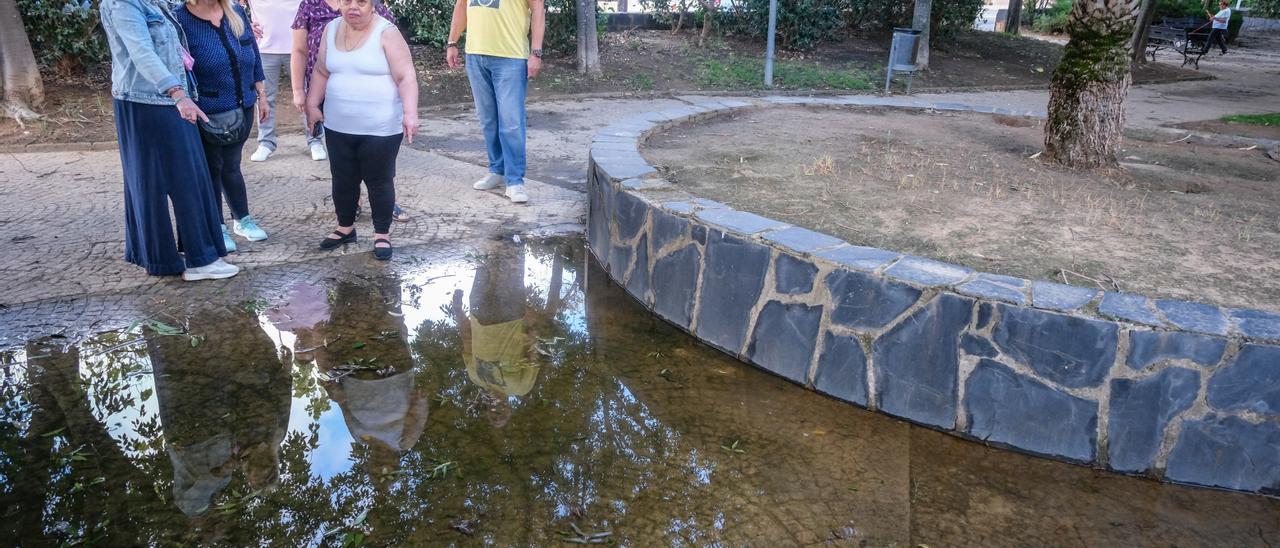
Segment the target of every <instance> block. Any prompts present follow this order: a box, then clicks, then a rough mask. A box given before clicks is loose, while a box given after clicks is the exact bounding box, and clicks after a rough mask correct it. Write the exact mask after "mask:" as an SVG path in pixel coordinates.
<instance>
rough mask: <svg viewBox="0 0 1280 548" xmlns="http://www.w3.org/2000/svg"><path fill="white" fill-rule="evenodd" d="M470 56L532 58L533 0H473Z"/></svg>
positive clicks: (469, 6)
mask: <svg viewBox="0 0 1280 548" xmlns="http://www.w3.org/2000/svg"><path fill="white" fill-rule="evenodd" d="M467 53H470V54H474V55H492V56H494V57H509V58H512V59H528V58H529V0H469V1H468V3H467Z"/></svg>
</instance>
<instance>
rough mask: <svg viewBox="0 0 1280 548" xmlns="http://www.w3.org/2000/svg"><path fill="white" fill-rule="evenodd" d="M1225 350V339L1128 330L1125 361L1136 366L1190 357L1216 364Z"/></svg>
mask: <svg viewBox="0 0 1280 548" xmlns="http://www.w3.org/2000/svg"><path fill="white" fill-rule="evenodd" d="M1226 351H1227V340H1226V339H1219V338H1216V337H1206V336H1204V335H1193V334H1191V333H1181V332H1176V331H1174V332H1155V331H1132V332H1130V333H1129V359H1128V360H1127V363H1128V364H1129V367H1131V368H1133V369H1139V370H1140V369H1144V368H1146V367H1147V366H1150V365H1152V364H1156V363H1160V362H1162V361H1166V360H1191V361H1193V362H1195V363H1198V364H1200V365H1204V366H1210V365H1214V364H1217V363H1218V360H1221V359H1222V354H1223V353H1224V352H1226Z"/></svg>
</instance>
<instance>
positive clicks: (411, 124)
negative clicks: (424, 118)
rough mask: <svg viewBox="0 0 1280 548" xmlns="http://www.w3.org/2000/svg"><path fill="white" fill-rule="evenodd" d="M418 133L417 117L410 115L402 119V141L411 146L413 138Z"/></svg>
mask: <svg viewBox="0 0 1280 548" xmlns="http://www.w3.org/2000/svg"><path fill="white" fill-rule="evenodd" d="M417 133H418V115H417V114H410V115H405V117H404V139H405V141H408V143H409V144H411V145H412V144H413V136H414V135H417Z"/></svg>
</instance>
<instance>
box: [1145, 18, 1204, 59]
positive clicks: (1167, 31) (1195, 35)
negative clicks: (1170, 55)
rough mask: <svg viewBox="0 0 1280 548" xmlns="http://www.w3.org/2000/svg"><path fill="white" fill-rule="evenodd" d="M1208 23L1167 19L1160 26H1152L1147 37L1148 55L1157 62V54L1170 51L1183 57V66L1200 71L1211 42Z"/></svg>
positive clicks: (1183, 19)
mask: <svg viewBox="0 0 1280 548" xmlns="http://www.w3.org/2000/svg"><path fill="white" fill-rule="evenodd" d="M1205 23H1206V21H1205V20H1203V19H1197V18H1195V17H1165V18H1164V20H1163V21H1161V24H1160V25H1152V26H1151V32H1150V34H1148V37H1147V51H1146V53H1147V55H1150V56H1151V60H1152V61H1153V62H1154V61H1155V60H1156V52H1158V51H1160V50H1162V49H1170V50H1173V51H1176V52H1178V53H1179V54H1181V55H1182V66H1184V67H1185V66H1187V65H1188V64H1190V65H1191V66H1193V67H1195V69H1196V70H1200V58H1201V57H1204V53H1202V52H1203V51H1204V45H1205V43H1206V42H1207V41H1208V40H1209V31H1208V29H1207V27H1206V25H1205Z"/></svg>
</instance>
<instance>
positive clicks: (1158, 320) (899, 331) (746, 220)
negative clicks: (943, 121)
mask: <svg viewBox="0 0 1280 548" xmlns="http://www.w3.org/2000/svg"><path fill="white" fill-rule="evenodd" d="M769 103H774V104H804V105H855V106H894V107H903V108H932V109H937V110H970V111H977V112H991V113H1002V114H1011V115H1031V116H1035V115H1040V114H1041V113H1025V112H1009V111H1002V110H1001V109H996V108H990V107H976V106H969V105H963V104H955V103H942V104H928V103H921V102H917V101H914V100H910V99H907V100H900V99H883V98H876V97H844V98H828V99H801V98H790V97H774V98H766V99H765V100H764V103H763V105H761V104H756V103H747V102H742V101H735V100H707V101H705V102H703V103H698V104H695V105H692V106H688V107H678V108H672V109H668V110H664V111H661V112H654V113H648V114H643V115H640V116H637V117H634V118H630V119H627V120H623V121H620V122H618V123H616V124H614V125H612V126H610V127H608V128H605V129H604V130H602V131H601V132H600V133H599V134H598V135H597V136H596V137H595V140H594V142H593V143H592V146H591V173H590V177H589V186H590V190H589V192H590V206H589V207H590V213H589V219H588V229H587V232H588V241H589V243H590V246H591V250H592V253H594V254H595V256H596V258H597V259H598V260H599V261H600V262H601V263H602V264H603V265H604V266H605V268H606V269H607V271H608V272H609V274H610V276H612V277H613V278H614V279H615V280H616V281H617V282H618V283H619V284H621V285H622V286H623V287H625V288H626V290H627V291H628V292H629V293H630V294H631V295H633V296H634V297H635V298H636V299H638V300H640V301H641V302H642V303H644V305H645V306H647V307H649V308H650V309H652V310H653V311H654V312H655V313H657V314H658V315H660V316H661V317H663V318H665V319H666V320H668V321H670V322H671V323H674V324H675V325H677V326H679V327H681V328H683V329H685V330H687V331H689V332H690V333H691V334H693V335H694V336H696V337H698V338H699V339H701V340H702V341H704V342H706V343H707V344H710V345H712V346H715V347H716V348H719V349H720V350H723V351H724V352H727V353H729V354H732V355H734V356H736V357H738V358H739V359H742V360H744V361H747V362H750V363H752V364H754V365H756V366H759V367H761V368H763V369H766V370H768V371H771V372H773V373H775V374H777V375H780V376H782V377H785V378H787V379H790V380H791V381H793V382H796V383H798V384H802V385H805V386H806V387H809V388H811V389H813V390H816V391H818V392H822V393H824V394H827V395H829V396H831V397H835V398H839V399H841V400H844V401H847V402H849V403H852V404H854V405H858V406H861V407H866V408H869V409H875V410H879V411H882V412H884V413H888V414H890V415H893V416H896V417H900V418H903V419H906V420H909V421H912V422H915V423H918V424H921V425H926V426H929V427H933V428H937V429H941V430H946V431H950V432H952V433H955V434H957V435H960V436H964V437H968V438H972V439H975V440H978V441H982V442H986V443H991V444H996V445H1001V446H1005V447H1010V448H1013V449H1017V450H1021V451H1025V452H1030V453H1034V454H1038V455H1042V456H1046V457H1050V458H1055V459H1060V460H1064V461H1069V462H1074V463H1079V464H1088V465H1093V466H1096V467H1100V468H1107V469H1110V470H1114V471H1116V472H1121V473H1126V474H1135V475H1145V476H1150V477H1154V478H1158V479H1162V480H1165V481H1172V482H1179V483H1187V484H1195V485H1203V486H1212V487H1221V488H1227V489H1234V490H1240V491H1248V492H1255V493H1264V494H1272V495H1275V494H1280V346H1276V345H1274V344H1272V343H1276V342H1280V314H1275V313H1271V312H1264V311H1259V310H1236V309H1221V308H1218V307H1215V306H1209V305H1204V304H1198V303H1191V302H1183V301H1172V300H1152V299H1148V298H1146V297H1143V296H1139V295H1132V294H1125V293H1115V292H1100V291H1095V290H1091V289H1087V288H1081V287H1074V286H1066V285H1060V284H1056V283H1051V282H1045V281H1029V280H1023V279H1019V278H1013V277H1008V276H1000V275H994V274H987V273H982V272H975V271H973V270H971V269H968V268H965V267H961V266H956V265H951V264H946V263H941V262H937V261H932V260H929V259H925V258H921V257H914V256H907V255H902V254H899V253H896V252H893V251H888V250H882V249H875V248H868V247H860V246H856V245H850V244H848V243H846V242H843V241H841V240H838V239H836V238H833V237H831V236H827V235H825V234H820V233H817V232H813V231H810V230H807V229H804V228H799V227H795V226H791V225H788V224H786V223H783V222H779V221H775V220H772V219H768V218H765V217H761V216H758V215H755V214H752V213H747V212H743V211H736V210H734V209H731V208H729V207H727V206H726V205H724V204H721V203H717V202H713V201H710V200H705V199H701V198H697V197H695V196H692V195H689V194H687V193H685V192H683V191H681V190H679V189H676V188H674V187H673V185H671V183H669V182H667V181H665V180H663V179H662V178H661V176H660V175H659V174H658V173H657V171H656V170H655V169H654V168H653V167H652V166H650V165H648V164H647V163H646V162H645V160H644V159H643V158H642V157H641V156H640V153H639V145H640V143H641V142H642V141H643V140H644V138H645V137H646V136H647V135H648V134H650V133H651V132H655V131H659V130H662V129H666V128H668V127H671V126H673V125H677V124H681V123H686V122H689V121H692V120H697V119H699V118H704V117H708V116H713V115H717V114H721V113H724V112H726V111H730V110H736V109H751V108H760V107H761V106H765V107H767V106H768V105H769Z"/></svg>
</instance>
